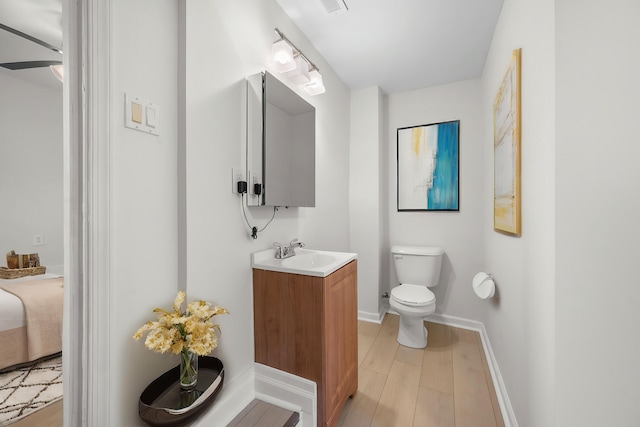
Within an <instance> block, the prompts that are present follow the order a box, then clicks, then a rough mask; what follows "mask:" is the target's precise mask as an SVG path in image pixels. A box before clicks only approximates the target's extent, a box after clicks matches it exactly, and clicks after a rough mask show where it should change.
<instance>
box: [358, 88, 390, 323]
mask: <svg viewBox="0 0 640 427" xmlns="http://www.w3.org/2000/svg"><path fill="white" fill-rule="evenodd" d="M382 105H383V96H382V93H381V92H380V89H379V88H378V87H373V88H367V89H362V90H358V91H355V92H352V93H351V126H350V142H349V147H350V153H349V216H350V224H349V231H350V236H351V247H350V249H349V250H350V251H351V252H356V253H357V254H358V315H359V317H360V318H361V319H366V320H369V321H379V319H380V318H381V314H383V313H381V304H380V295H381V290H380V287H381V286H382V285H383V283H384V285H387V283H386V280H381V278H382V276H381V271H380V259H381V253H382V227H381V223H382V211H381V202H380V200H381V198H382V194H383V191H384V188H382V187H381V180H380V176H381V174H382V171H381V165H382V156H381V148H380V147H381V145H383V141H384V134H383V121H382V118H383V111H382ZM387 290H388V287H387ZM383 292H384V291H383Z"/></svg>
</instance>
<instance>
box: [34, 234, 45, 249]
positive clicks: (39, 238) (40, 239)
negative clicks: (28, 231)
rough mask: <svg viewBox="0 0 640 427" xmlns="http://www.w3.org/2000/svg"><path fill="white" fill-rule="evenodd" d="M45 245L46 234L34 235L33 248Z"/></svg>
mask: <svg viewBox="0 0 640 427" xmlns="http://www.w3.org/2000/svg"><path fill="white" fill-rule="evenodd" d="M43 245H44V234H34V235H33V246H43Z"/></svg>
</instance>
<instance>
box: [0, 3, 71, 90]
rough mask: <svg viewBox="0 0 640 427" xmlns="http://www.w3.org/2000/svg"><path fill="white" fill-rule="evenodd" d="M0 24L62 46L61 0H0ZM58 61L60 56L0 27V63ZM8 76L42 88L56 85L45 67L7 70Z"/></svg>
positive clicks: (57, 85)
mask: <svg viewBox="0 0 640 427" xmlns="http://www.w3.org/2000/svg"><path fill="white" fill-rule="evenodd" d="M0 23H1V24H3V25H6V26H8V27H11V28H13V29H15V30H18V31H20V32H23V33H25V34H28V35H30V36H32V37H35V38H37V39H39V40H42V41H44V42H46V43H49V44H51V45H54V46H57V47H60V48H62V0H0ZM40 60H57V61H61V60H62V55H60V54H59V53H56V52H53V51H52V50H50V49H47V48H45V47H43V46H40V45H39V44H37V43H34V42H32V41H29V40H26V39H24V38H22V37H20V36H17V35H15V34H12V33H10V32H7V31H5V30H3V29H0V63H5V62H20V61H40ZM2 75H8V76H12V77H16V78H19V79H24V80H27V81H29V82H31V83H34V84H38V85H41V86H45V87H50V88H55V89H59V88H60V86H61V85H60V82H59V81H58V80H57V79H56V78H55V77H54V76H53V74H52V73H51V71H50V70H49V68H48V67H44V68H34V69H27V70H7V69H6V68H2V67H0V76H2Z"/></svg>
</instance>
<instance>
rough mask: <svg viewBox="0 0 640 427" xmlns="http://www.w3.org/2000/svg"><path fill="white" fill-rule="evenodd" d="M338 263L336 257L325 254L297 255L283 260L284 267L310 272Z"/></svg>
mask: <svg viewBox="0 0 640 427" xmlns="http://www.w3.org/2000/svg"><path fill="white" fill-rule="evenodd" d="M334 262H336V257H335V256H333V255H328V254H324V253H318V252H313V253H306V254H302V253H297V254H296V255H295V256H292V257H291V258H287V259H283V260H282V265H283V266H285V267H289V268H297V269H302V270H308V269H310V268H311V269H313V268H323V267H326V266H328V265H331V264H332V263H334Z"/></svg>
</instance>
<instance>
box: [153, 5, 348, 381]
mask: <svg viewBox="0 0 640 427" xmlns="http://www.w3.org/2000/svg"><path fill="white" fill-rule="evenodd" d="M185 16H186V20H185V28H186V64H185V65H186V90H185V104H186V115H185V116H186V117H185V120H186V121H185V134H186V135H185V136H184V138H181V143H182V141H184V142H185V143H186V146H185V150H186V155H185V164H184V165H183V166H184V170H185V171H186V186H185V191H186V195H185V207H184V208H185V213H186V237H187V238H186V248H187V256H186V274H187V296H188V298H189V299H194V298H203V299H206V300H209V301H212V302H214V303H215V304H218V305H221V306H223V307H225V308H227V309H228V310H229V311H230V312H231V314H230V315H227V316H221V317H220V318H219V319H217V320H218V321H219V323H220V325H221V327H222V336H221V339H220V345H219V347H218V349H217V350H216V351H215V353H214V354H215V355H216V356H217V357H219V358H220V359H221V360H222V361H223V362H224V363H225V369H226V375H227V377H226V379H225V382H226V381H233V379H234V378H235V377H237V376H238V375H239V374H240V373H242V371H243V370H245V369H246V368H248V367H249V366H250V365H251V364H252V363H253V360H254V352H253V291H252V271H251V264H250V254H251V253H252V252H255V251H259V250H263V249H267V248H270V247H271V245H272V243H273V242H274V241H279V242H288V241H289V240H291V239H293V238H294V237H298V238H299V239H300V240H301V241H303V242H305V243H306V244H307V247H309V248H317V249H326V250H338V251H347V250H348V249H349V232H348V230H349V224H348V222H349V217H348V205H349V199H348V165H349V92H348V90H347V88H346V87H345V86H344V85H343V84H342V83H341V82H340V81H339V79H338V78H337V77H336V75H335V74H334V73H333V71H332V70H331V68H330V67H329V66H328V65H327V64H326V63H324V60H323V59H322V58H321V57H320V56H319V55H318V54H317V53H316V52H315V50H314V49H313V48H312V47H311V45H310V44H309V42H308V41H307V40H306V38H305V37H304V36H303V35H302V34H301V33H300V32H299V31H298V30H297V28H296V27H294V26H293V24H292V23H291V21H290V20H289V18H288V17H287V16H286V15H285V14H284V12H283V11H282V10H281V9H280V7H279V6H278V5H277V4H276V3H275V1H264V0H244V1H234V2H218V1H215V2H211V1H206V0H189V1H188V2H187V3H186V15H185ZM274 27H278V28H279V29H280V30H282V31H283V32H284V33H285V34H286V35H287V37H288V38H289V39H290V40H292V41H293V42H294V43H295V44H296V46H298V47H299V48H300V49H302V51H303V52H304V53H305V55H307V56H308V57H309V58H310V59H311V60H312V61H313V62H314V63H316V65H317V66H318V67H319V68H320V71H321V72H322V75H323V77H324V84H325V86H326V93H324V94H322V95H318V96H315V97H308V96H306V95H305V94H302V93H301V94H302V95H303V97H305V99H306V100H307V101H308V102H310V103H311V104H312V105H314V106H315V107H316V129H317V138H316V207H315V208H291V209H280V210H279V211H278V213H277V215H276V218H275V220H274V221H273V222H272V223H271V224H270V225H269V226H268V227H267V229H266V230H265V231H264V232H262V233H260V234H259V235H258V239H257V240H253V239H251V237H250V236H249V230H248V227H247V225H246V224H245V220H244V218H243V214H242V211H241V205H240V203H241V199H240V197H239V196H238V195H235V194H232V191H231V168H232V167H233V166H238V167H239V166H243V165H244V160H243V159H241V152H242V144H244V141H243V140H242V129H241V125H242V114H244V113H243V111H242V110H241V97H242V85H243V84H244V78H245V77H246V76H249V75H252V74H255V73H257V72H259V71H261V70H263V69H264V68H265V66H266V65H267V64H268V56H269V53H270V47H271V44H272V42H274V41H275V40H277V35H276V33H275V32H274V31H273V29H274ZM181 168H182V166H181ZM272 212H273V209H272V208H270V207H251V208H249V209H248V210H247V216H248V218H249V220H250V221H251V223H252V225H256V226H257V227H258V228H261V227H263V226H264V225H265V224H266V223H267V221H268V220H269V218H270V217H271V214H272ZM169 296H170V295H164V298H168V297H169Z"/></svg>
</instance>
